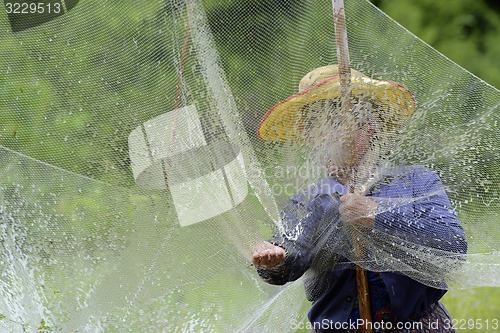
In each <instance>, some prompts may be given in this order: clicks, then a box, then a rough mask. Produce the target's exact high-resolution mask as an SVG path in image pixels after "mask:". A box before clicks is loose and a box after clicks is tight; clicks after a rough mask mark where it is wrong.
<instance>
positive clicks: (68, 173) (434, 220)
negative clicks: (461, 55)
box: [0, 0, 500, 332]
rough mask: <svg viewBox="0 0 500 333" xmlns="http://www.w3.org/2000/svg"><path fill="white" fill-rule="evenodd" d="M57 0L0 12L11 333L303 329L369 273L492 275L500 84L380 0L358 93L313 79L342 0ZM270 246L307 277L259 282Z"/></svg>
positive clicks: (0, 322)
mask: <svg viewBox="0 0 500 333" xmlns="http://www.w3.org/2000/svg"><path fill="white" fill-rule="evenodd" d="M63 7H64V8H62V9H61V10H62V12H61V13H60V14H58V15H54V16H50V15H48V16H44V17H41V16H36V15H37V14H33V15H35V16H33V15H32V16H25V17H23V18H22V19H20V18H19V15H18V16H15V15H14V14H13V13H11V14H4V15H2V16H1V19H0V39H1V40H2V51H1V52H2V53H1V54H2V57H0V107H1V111H0V174H1V176H0V263H1V265H0V272H1V274H0V297H1V299H2V302H0V326H1V327H2V329H1V330H2V331H5V332H20V331H27V332H35V331H39V330H48V331H51V332H52V331H53V332H72V331H78V332H129V331H132V332H135V331H137V332H139V331H141V332H160V331H161V332H271V331H272V332H293V331H295V328H294V323H297V322H300V321H302V320H304V319H305V313H306V310H307V308H308V306H309V304H310V303H309V302H308V301H307V299H315V298H317V297H318V295H320V294H321V293H322V292H323V291H324V290H325V288H327V285H326V286H325V284H324V283H322V281H325V279H322V278H321V277H322V276H323V277H324V276H325V275H327V274H329V273H330V272H332V271H333V270H338V269H346V268H353V267H354V266H355V265H358V266H361V267H363V268H365V269H367V270H372V271H378V272H387V271H390V272H399V273H400V274H404V275H407V276H409V277H411V278H413V279H415V280H417V281H419V282H421V283H423V284H425V285H428V286H433V287H437V288H442V289H447V288H467V287H477V286H500V279H499V278H498V268H499V265H500V253H499V231H498V227H497V223H498V215H499V214H498V213H499V208H500V200H499V190H500V185H499V184H500V171H499V168H498V165H500V151H499V145H500V134H499V131H498V125H497V123H498V119H499V112H498V107H499V103H500V93H499V91H498V90H497V89H496V88H495V87H492V86H491V85H489V84H487V83H486V82H484V81H482V80H480V79H479V78H477V77H475V76H474V75H472V74H470V73H469V72H467V71H466V70H464V69H463V68H461V67H460V66H458V65H456V64H454V63H453V62H452V61H450V60H449V59H447V58H446V57H444V56H442V55H441V54H439V53H438V52H437V51H435V50H434V49H432V48H431V47H429V46H428V45H427V44H425V43H424V42H422V41H421V40H419V39H418V38H417V37H415V36H414V35H412V34H411V33H410V32H408V31H406V30H405V29H404V28H402V27H401V26H400V25H398V24H397V23H396V22H394V21H393V20H392V19H390V18H389V17H387V16H386V15H385V14H383V13H382V12H380V11H379V10H378V9H377V8H376V7H374V6H373V5H371V4H370V3H369V2H368V1H366V0H346V17H347V34H348V41H349V53H350V66H351V68H352V69H353V70H356V71H353V72H352V79H351V85H350V90H349V92H348V93H349V96H350V98H344V97H345V96H344V95H342V94H341V93H340V86H339V85H338V84H336V83H335V82H336V81H335V79H332V78H334V77H335V76H336V75H333V76H332V75H326V74H325V75H326V76H325V78H324V79H325V80H326V81H327V83H324V82H325V81H324V80H320V81H318V80H316V78H315V76H314V75H312V76H309V77H307V76H306V74H308V73H311V71H313V72H314V71H315V70H316V69H318V68H321V67H324V66H330V65H333V64H336V63H337V55H336V45H335V31H334V24H333V15H332V3H331V2H330V1H264V0H256V1H246V0H234V1H215V0H214V1H208V0H207V1H201V2H200V1H173V0H172V1H166V0H165V1H143V2H138V1H129V0H120V1H105V0H101V1H81V2H78V1H71V2H70V1H66V4H65V6H63ZM52 10H54V8H52ZM30 15H31V14H30ZM35 17H36V19H35ZM314 73H316V74H317V73H318V72H314ZM321 73H323V72H321ZM305 76H306V77H305ZM337 76H338V75H337ZM320 82H323V84H322V85H320V86H319V88H318V85H317V84H318V83H320ZM299 83H301V86H299ZM311 89H312V90H311ZM314 89H320V90H314ZM310 92H318V93H317V94H316V95H314V96H315V97H312V95H310V94H309V93H310ZM293 95H295V97H291V98H290V96H293ZM346 103H348V104H350V108H346V107H345V104H346ZM269 110H270V111H269ZM346 110H349V112H346ZM268 111H269V112H268ZM280 112H283V113H280ZM265 115H266V116H265ZM273 117H274V118H273ZM263 119H264V120H263ZM271 119H274V120H277V121H278V122H277V123H273V122H272V121H271ZM266 121H268V122H267V123H266ZM359 133H363V135H360V134H359ZM346 152H347V153H346ZM345 154H347V155H348V156H344V155H345ZM343 156H344V157H345V159H344V160H348V161H350V162H349V163H350V164H349V163H348V164H349V165H350V166H349V167H342V166H340V165H339V164H338V163H337V162H338V161H339V160H342V157H343ZM339 174H343V175H344V176H345V179H346V181H344V182H341V181H339V179H337V178H339V177H337V178H335V177H334V176H332V175H339ZM349 191H353V192H354V193H355V194H359V195H364V196H365V197H367V198H370V200H371V201H373V202H375V203H376V208H375V209H374V210H373V211H371V212H370V216H369V217H373V218H374V220H375V222H374V224H373V225H372V226H371V227H366V225H359V224H356V223H347V222H348V221H345V220H343V219H342V217H341V214H340V213H339V207H338V206H339V205H340V197H341V196H342V195H345V194H347V193H349ZM323 200H326V201H328V202H329V205H330V206H329V207H330V210H326V209H324V205H323V204H322V201H323ZM318 207H319V208H318ZM318 212H320V213H318ZM318 214H320V215H321V216H316V215H318ZM311 221H315V224H314V225H311ZM265 240H270V241H273V242H274V243H275V244H278V245H282V246H283V247H285V248H286V249H287V251H288V258H289V259H288V260H294V258H298V257H300V254H301V251H305V247H303V245H304V244H306V247H307V251H308V253H310V254H311V256H310V258H309V261H308V266H307V268H308V269H307V270H306V271H304V274H303V275H301V277H300V278H299V279H298V280H296V281H295V282H290V283H287V284H286V285H284V286H273V285H270V284H267V283H266V282H265V281H264V280H263V279H262V278H261V277H260V276H259V275H258V273H257V271H256V268H255V267H254V266H252V264H251V255H252V252H253V250H254V249H255V247H256V245H257V244H259V243H260V242H262V241H265ZM301 246H302V247H301ZM297 254H299V255H298V256H295V255H297ZM301 258H302V259H303V257H301ZM291 264H293V263H291ZM304 286H305V288H304Z"/></svg>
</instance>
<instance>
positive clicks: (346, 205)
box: [339, 193, 378, 228]
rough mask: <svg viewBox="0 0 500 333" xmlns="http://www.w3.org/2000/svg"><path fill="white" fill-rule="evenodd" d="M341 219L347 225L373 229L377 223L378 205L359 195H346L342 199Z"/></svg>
mask: <svg viewBox="0 0 500 333" xmlns="http://www.w3.org/2000/svg"><path fill="white" fill-rule="evenodd" d="M340 201H341V204H340V207H339V212H340V218H341V219H342V220H343V221H344V222H346V223H347V224H350V225H353V226H358V227H365V228H371V227H373V222H374V221H375V213H376V211H377V206H378V204H377V203H376V202H375V201H373V200H372V199H370V198H368V197H366V196H364V195H359V194H352V193H350V194H346V195H343V196H341V197H340Z"/></svg>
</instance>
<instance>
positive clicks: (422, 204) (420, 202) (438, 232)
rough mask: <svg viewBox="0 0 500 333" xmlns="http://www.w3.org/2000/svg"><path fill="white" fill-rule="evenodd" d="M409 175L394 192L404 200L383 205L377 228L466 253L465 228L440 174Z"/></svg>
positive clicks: (441, 248)
mask: <svg viewBox="0 0 500 333" xmlns="http://www.w3.org/2000/svg"><path fill="white" fill-rule="evenodd" d="M408 177H409V178H410V179H408V180H409V181H407V182H403V184H402V185H401V184H399V185H401V186H397V187H396V189H395V192H398V193H395V192H393V193H392V194H393V195H394V196H399V197H400V198H403V199H402V200H400V201H399V202H398V200H397V199H394V200H392V201H394V203H392V204H391V203H390V200H388V201H387V202H386V203H385V204H382V205H379V208H381V209H380V210H381V211H380V213H378V214H377V215H376V216H375V229H376V230H378V231H381V232H383V233H386V234H390V235H393V236H396V237H398V238H401V239H404V240H405V241H409V242H412V243H415V244H421V245H425V246H429V247H432V248H435V249H439V250H443V251H447V252H454V253H458V254H465V253H466V252H467V242H466V240H465V234H464V231H463V228H462V226H461V224H460V222H459V221H458V218H457V216H456V213H455V212H454V210H453V209H452V208H451V204H450V201H449V199H448V196H447V195H446V192H445V190H444V188H443V186H442V183H441V180H440V178H439V177H438V175H437V174H435V173H434V172H431V171H430V170H429V171H427V172H424V173H413V174H411V175H409V176H408ZM408 184H409V185H408ZM405 202H406V203H405Z"/></svg>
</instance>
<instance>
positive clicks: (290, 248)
mask: <svg viewBox="0 0 500 333" xmlns="http://www.w3.org/2000/svg"><path fill="white" fill-rule="evenodd" d="M306 198H307V195H303V196H300V197H294V198H292V199H290V201H289V204H288V205H287V206H286V207H285V209H284V210H283V212H282V220H283V223H284V229H283V232H282V233H280V234H278V235H275V236H274V237H273V238H272V239H271V240H270V242H271V243H273V244H274V245H277V246H281V247H283V248H284V249H285V251H286V256H285V261H284V263H283V264H282V265H280V266H279V267H276V268H274V269H262V268H259V269H258V270H257V271H258V273H259V275H260V276H261V277H262V278H263V279H264V280H265V281H266V282H268V283H271V284H278V285H282V284H285V283H287V282H290V281H294V280H296V279H298V278H299V277H301V276H302V274H304V273H305V271H307V270H308V269H309V267H310V265H311V262H312V260H313V258H314V255H315V253H316V250H317V244H318V241H319V240H320V239H322V238H323V234H324V233H326V232H329V231H330V232H331V230H332V226H333V225H334V224H335V223H337V222H338V216H339V214H338V206H339V204H340V200H339V197H338V195H331V194H318V195H316V196H315V197H313V198H312V199H310V200H306Z"/></svg>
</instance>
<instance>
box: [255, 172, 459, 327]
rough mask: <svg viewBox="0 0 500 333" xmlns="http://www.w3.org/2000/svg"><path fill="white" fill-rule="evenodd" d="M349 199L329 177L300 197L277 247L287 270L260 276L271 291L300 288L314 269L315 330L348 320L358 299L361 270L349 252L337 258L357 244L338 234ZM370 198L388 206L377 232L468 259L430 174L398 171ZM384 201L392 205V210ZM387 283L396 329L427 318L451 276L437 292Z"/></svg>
mask: <svg viewBox="0 0 500 333" xmlns="http://www.w3.org/2000/svg"><path fill="white" fill-rule="evenodd" d="M346 193H348V189H347V188H346V186H344V185H342V184H340V183H338V182H337V181H336V180H335V179H333V178H325V179H323V180H322V181H321V182H319V183H318V184H315V185H313V186H312V187H310V188H309V190H308V191H306V192H301V193H297V194H295V195H294V196H293V197H292V198H291V199H290V202H289V204H288V205H287V206H286V207H285V208H284V210H283V221H284V223H285V226H284V232H283V234H280V235H275V236H274V237H273V239H272V240H271V242H272V243H274V244H276V245H279V246H281V247H283V248H285V250H286V252H287V255H286V258H285V263H284V264H283V265H281V266H279V267H278V268H276V269H272V270H265V269H259V270H258V272H259V275H260V276H261V277H262V278H264V279H265V280H266V281H267V282H269V283H271V284H285V283H286V282H289V281H294V280H296V279H298V278H299V277H300V276H302V275H303V274H304V273H305V272H306V271H308V270H309V271H308V273H307V276H306V279H305V280H304V281H305V282H304V283H305V287H306V294H307V296H308V299H309V300H311V301H313V304H312V307H311V309H310V311H309V320H310V321H311V323H315V322H316V323H321V322H322V320H324V319H327V320H328V321H332V322H345V321H347V320H348V318H349V315H350V314H351V311H352V309H353V305H354V301H355V298H356V295H357V291H356V273H355V270H354V269H352V266H350V265H347V264H345V263H346V259H344V258H343V257H342V253H339V252H338V251H337V252H336V249H337V250H338V249H339V248H342V249H346V248H347V247H346V246H350V247H351V248H352V244H350V242H351V240H350V239H348V237H345V236H344V235H343V234H342V233H341V232H337V231H338V230H340V229H341V224H342V221H340V219H339V206H340V199H339V198H340V196H341V195H344V194H346ZM366 195H367V196H373V199H375V198H377V199H379V200H381V201H380V202H379V208H380V207H382V209H381V210H380V213H378V214H376V215H375V221H374V229H375V230H376V231H380V232H381V233H382V234H384V235H389V236H394V237H397V239H399V240H402V241H405V242H409V243H412V244H421V245H424V246H426V247H427V248H433V249H438V250H443V251H446V252H451V253H456V254H457V255H459V256H460V255H464V254H465V253H466V252H467V243H466V241H465V235H464V232H463V229H462V226H461V225H460V223H459V221H458V219H457V217H456V214H455V213H454V211H453V210H452V209H451V204H450V202H449V199H448V197H447V195H446V192H445V191H444V188H443V186H442V183H441V180H440V179H439V177H438V176H437V175H436V174H435V173H434V172H432V171H431V170H430V169H427V168H424V167H421V166H411V167H403V168H397V169H393V170H391V171H390V172H388V173H387V175H386V176H385V178H383V181H381V182H379V184H377V185H376V186H374V187H372V188H371V189H370V190H369V191H368V192H367V194H366ZM383 198H388V199H389V200H386V202H385V203H384V202H383ZM326 244H334V246H325V245H326ZM370 255H373V256H376V254H368V257H370ZM443 275H444V273H443ZM381 276H382V279H383V282H384V283H385V286H386V288H387V291H388V294H389V298H390V304H391V321H394V322H396V321H405V320H408V319H409V318H410V317H412V316H415V315H417V314H419V313H422V312H423V311H426V310H427V309H428V308H429V307H430V306H431V305H432V304H433V303H435V302H437V301H438V300H439V299H440V298H441V297H442V296H443V295H444V294H445V292H446V290H445V288H446V284H445V282H444V278H443V277H441V281H435V282H436V286H435V287H430V286H428V285H424V284H422V283H420V282H418V281H416V280H413V279H412V278H410V277H408V276H406V275H403V274H399V273H395V272H387V271H385V272H382V273H381ZM318 327H321V326H319V324H318ZM319 331H321V330H319Z"/></svg>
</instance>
